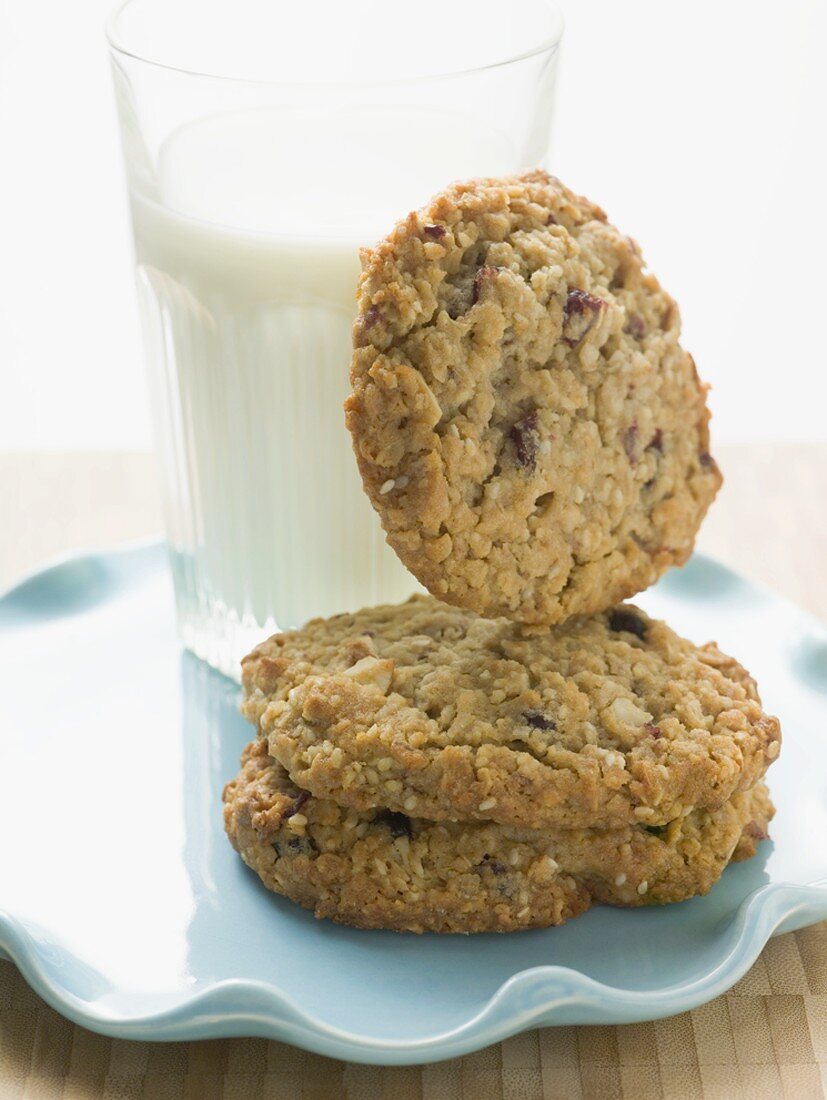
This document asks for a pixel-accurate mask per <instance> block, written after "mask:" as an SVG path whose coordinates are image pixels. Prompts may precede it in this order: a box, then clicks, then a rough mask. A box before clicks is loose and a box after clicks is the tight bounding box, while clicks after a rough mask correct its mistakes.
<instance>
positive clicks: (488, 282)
mask: <svg viewBox="0 0 827 1100" xmlns="http://www.w3.org/2000/svg"><path fill="white" fill-rule="evenodd" d="M363 268H364V270H363V275H362V280H361V284H360V291H359V317H358V320H357V322H356V325H355V328H354V341H355V345H356V350H355V353H354V357H353V362H352V366H351V379H352V384H353V393H352V395H351V396H350V398H349V399H348V402H347V405H346V409H347V423H348V427H349V429H350V431H351V433H352V436H353V441H354V447H355V451H356V457H357V460H358V463H359V467H360V470H361V473H362V477H363V480H364V484H365V488H366V490H367V492H368V494H369V496H370V499H371V501H372V503H373V505H374V507H375V508H376V510H377V512H378V513H379V515H380V518H381V520H382V524H383V526H384V527H385V530H386V532H387V536H388V542H389V543H390V545H391V546H392V547H393V548H394V550H395V551H396V553H397V554H398V555H399V557H400V558H401V560H402V561H403V562H404V564H405V565H406V566H407V567H408V568H409V569H410V570H411V572H412V573H414V574H415V576H416V577H417V578H418V579H419V580H420V581H421V582H422V583H423V584H424V585H425V586H426V587H427V588H428V589H429V590H430V591H431V592H432V593H433V594H434V595H436V596H438V597H439V598H440V599H442V600H445V601H447V602H449V603H453V604H455V605H459V606H462V607H466V608H470V609H472V610H474V611H477V612H478V613H480V614H483V615H487V616H490V617H494V616H504V617H507V618H510V619H512V620H517V621H522V622H527V623H538V624H539V623H543V624H548V623H556V622H560V621H562V620H564V619H565V618H567V617H568V616H570V615H573V614H576V613H588V612H595V611H600V610H603V609H605V608H607V607H609V606H611V605H612V604H614V603H616V602H618V601H619V600H622V599H624V598H625V597H627V596H630V595H633V594H634V593H636V592H639V591H641V590H642V589H644V588H646V587H647V586H648V585H650V584H652V583H653V582H654V581H655V580H656V579H657V578H658V576H659V575H660V574H661V573H662V572H663V571H664V570H665V569H666V568H667V567H668V566H670V565H673V564H680V563H682V562H684V561H685V560H686V559H687V558H688V556H689V554H690V553H691V550H692V546H693V542H694V538H695V535H696V532H697V530H698V527H699V525H700V523H701V520H702V518H703V516H704V514H705V512H706V509H707V507H708V506H709V504H710V502H711V501H712V499H713V497H714V496H715V493H716V492H717V490H718V487H719V486H720V483H721V477H720V473H719V471H718V468H717V467H716V465H715V463H714V461H713V460H712V458H711V457H710V454H709V450H708V447H709V437H708V419H709V414H708V411H707V408H706V402H705V387H704V386H703V385H702V384H701V383H700V381H699V380H698V376H697V373H696V371H695V366H694V363H693V361H692V358H691V356H690V355H688V353H687V352H686V351H684V349H683V348H682V347H681V346H680V344H679V342H678V336H679V331H680V320H679V315H678V310H677V307H676V305H675V303H674V302H673V300H672V299H671V298H670V297H669V296H668V295H667V294H666V293H665V292H664V291H663V290H662V288H661V287H660V285H659V283H658V282H657V280H656V279H655V278H654V276H652V275H650V274H647V273H645V272H644V265H643V261H642V258H641V256H640V252H639V250H638V248H637V246H636V245H635V244H634V242H633V241H631V240H630V239H629V238H628V237H624V236H622V235H621V234H620V233H618V232H617V230H616V229H614V228H613V227H612V226H611V225H609V224H608V223H607V221H606V216H605V214H604V213H603V212H602V211H601V210H600V209H599V208H598V207H597V206H595V205H594V204H592V203H590V202H588V201H586V200H584V199H581V198H578V197H576V196H575V195H573V194H572V193H571V192H570V191H569V190H568V189H567V188H565V187H564V186H563V185H562V184H561V183H559V181H557V180H556V179H554V178H553V177H551V176H548V175H547V174H546V173H544V172H531V173H528V174H526V175H522V176H516V177H512V178H508V179H502V180H485V179H483V180H475V181H471V182H469V183H463V184H457V185H455V186H453V187H451V188H449V189H448V190H447V191H445V192H444V193H443V194H441V195H439V196H438V197H437V198H436V199H434V200H433V202H432V203H431V205H430V206H428V207H427V208H425V209H424V210H422V211H420V212H419V213H416V214H411V215H410V216H409V217H408V218H407V219H406V220H405V221H404V222H402V223H400V224H399V225H398V226H397V227H396V229H395V230H394V231H393V233H392V234H391V235H390V236H389V237H388V238H387V239H386V240H384V241H383V242H382V243H380V244H379V245H378V246H377V247H376V248H375V249H373V250H366V251H365V253H364V254H363Z"/></svg>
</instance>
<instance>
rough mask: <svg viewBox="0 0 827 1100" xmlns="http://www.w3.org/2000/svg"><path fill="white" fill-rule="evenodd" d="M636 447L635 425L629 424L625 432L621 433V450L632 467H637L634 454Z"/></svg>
mask: <svg viewBox="0 0 827 1100" xmlns="http://www.w3.org/2000/svg"><path fill="white" fill-rule="evenodd" d="M636 445H637V424H630V425H629V427H628V428H627V429H626V431H625V432H624V433H623V450H624V451H625V452H626V457H627V458H628V459H629V462H631V464H632V465H633V466H636V465H637V454H636V453H635V447H636Z"/></svg>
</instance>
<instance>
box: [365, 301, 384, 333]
mask: <svg viewBox="0 0 827 1100" xmlns="http://www.w3.org/2000/svg"><path fill="white" fill-rule="evenodd" d="M379 317H380V312H379V306H377V305H372V306H368V308H367V309H366V310H365V312H364V314H363V315H362V329H363V330H365V329H369V328H370V327H371V326H372V325H375V324H376V322H377V321H378V320H379Z"/></svg>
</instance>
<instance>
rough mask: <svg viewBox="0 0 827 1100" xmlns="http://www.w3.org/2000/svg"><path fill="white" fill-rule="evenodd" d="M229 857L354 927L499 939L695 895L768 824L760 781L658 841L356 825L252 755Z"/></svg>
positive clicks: (380, 822)
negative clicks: (604, 908) (234, 852)
mask: <svg viewBox="0 0 827 1100" xmlns="http://www.w3.org/2000/svg"><path fill="white" fill-rule="evenodd" d="M224 801H225V808H224V820H225V824H226V828H227V832H228V834H229V836H230V839H231V841H232V843H233V845H234V846H235V847H236V848H237V849H238V851H239V852H240V853H241V856H242V857H243V859H244V861H245V863H247V864H248V865H249V866H250V867H252V869H253V870H254V871H255V872H256V874H258V875H259V877H260V878H261V880H262V882H263V883H264V885H265V886H267V887H268V889H270V890H274V891H276V893H279V894H285V895H287V897H289V898H292V899H293V900H294V901H297V902H298V903H299V904H300V905H304V906H305V907H306V908H308V909H313V910H314V911H315V912H316V915H317V916H319V917H330V918H332V919H333V920H336V921H340V922H343V923H344V924H352V925H356V926H357V927H360V928H392V929H397V930H404V931H412V932H427V931H431V932H510V931H515V930H517V929H521V928H544V927H547V926H549V925H556V924H562V923H563V922H564V921H565V920H568V919H569V918H570V917H573V916H577V915H578V914H579V913H582V912H583V911H584V910H585V909H588V908H589V906H590V905H591V904H592V903H593V902H604V903H608V904H612V905H652V904H659V903H662V902H672V901H681V900H682V899H684V898H687V897H693V896H694V895H696V894H705V893H706V892H707V891H708V890H709V889H710V887H711V886H712V885H713V884H714V883H715V882H717V880H718V878H719V877H720V875H721V873H722V871H723V870H724V868H725V867H726V865H727V863H728V862H729V861H730V859H733V858H738V859H745V858H747V857H748V856H750V855H752V854H754V852H755V847H756V844H757V841H758V840H759V839H761V838H763V837H766V835H767V834H766V829H767V822H768V821H769V819H770V817H771V816H772V804H771V803H770V800H769V796H768V794H767V789H766V787H765V786H764V784H763V783H759V784H758V785H757V786H756V787H754V788H753V789H752V790H750V791H744V792H741V793H740V794H737V795H735V796H734V797H733V798H732V800H731V801H729V802H726V803H724V805H723V806H721V807H720V808H719V809H717V810H714V811H707V810H695V811H694V812H692V813H690V814H688V815H687V816H686V817H681V818H679V819H678V820H676V821H674V822H673V823H672V824H671V825H669V826H666V827H665V828H662V829H652V828H647V827H646V826H643V825H628V826H626V827H625V828H622V829H617V830H606V829H595V830H589V829H587V830H574V829H564V830H559V831H557V832H543V831H537V830H531V829H516V828H510V827H508V826H504V825H495V824H493V823H491V822H488V821H482V822H447V823H446V822H433V821H423V820H416V819H412V818H409V817H407V816H406V815H404V814H399V813H389V812H388V811H386V810H368V811H365V812H362V813H359V812H357V811H353V810H344V809H342V808H341V807H340V806H337V805H336V803H335V802H331V801H325V800H321V799H316V798H313V797H312V796H311V795H308V793H307V792H306V791H302V790H301V789H299V788H297V787H296V786H294V784H292V783H291V782H290V780H289V779H288V777H287V774H286V772H285V771H284V769H283V768H282V767H281V765H279V764H277V763H276V762H275V761H274V760H273V759H272V758H271V757H269V756H268V753H267V746H266V742H264V741H263V740H258V741H256V742H254V743H253V744H252V745H249V746H248V747H247V749H246V750H245V753H244V756H243V758H242V769H241V773H240V775H239V776H238V778H237V779H235V780H234V781H233V782H232V783H229V784H228V785H227V788H226V790H225V792H224Z"/></svg>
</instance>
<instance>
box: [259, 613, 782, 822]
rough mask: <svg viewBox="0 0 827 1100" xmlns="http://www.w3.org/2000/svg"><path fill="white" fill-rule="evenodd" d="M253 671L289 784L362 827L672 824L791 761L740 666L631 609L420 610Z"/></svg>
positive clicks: (331, 636)
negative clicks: (555, 614)
mask: <svg viewBox="0 0 827 1100" xmlns="http://www.w3.org/2000/svg"><path fill="white" fill-rule="evenodd" d="M242 669H243V681H244V687H245V701H244V703H243V710H244V712H245V714H246V716H247V717H248V718H249V719H250V720H251V721H252V722H253V723H254V724H255V725H257V727H258V728H259V729H260V731H261V733H262V734H263V735H264V736H265V737H267V738H268V740H269V746H270V752H271V754H272V755H273V756H274V757H275V758H276V759H277V760H278V761H279V762H280V763H281V764H283V765H284V767H285V768H286V769H287V771H288V772H289V774H290V777H291V779H292V780H293V782H295V783H296V784H297V785H298V786H299V787H302V788H304V789H306V790H308V791H310V792H312V793H313V794H314V795H316V796H317V797H319V798H323V799H332V800H333V801H335V802H337V803H339V804H340V805H342V806H347V807H353V808H354V809H357V810H366V809H371V808H375V807H382V808H385V809H390V810H393V811H395V812H400V813H404V814H407V815H409V816H412V817H421V818H430V819H434V820H493V821H497V822H500V823H502V824H507V825H518V826H526V827H529V828H542V829H546V828H588V827H591V826H599V827H601V828H617V827H622V826H625V825H627V824H630V823H643V824H647V825H653V826H654V825H663V824H666V823H668V822H670V821H672V820H673V819H675V818H678V817H680V816H682V815H684V814H686V813H688V812H689V811H690V810H691V809H693V808H695V807H705V808H710V809H715V808H717V807H720V806H721V805H723V803H724V802H725V801H727V800H728V799H729V798H731V797H732V795H733V794H735V793H736V792H737V791H740V790H745V789H747V788H749V787H752V786H753V785H754V784H755V783H756V782H757V781H758V779H760V777H761V776H762V775H763V774H764V772H765V770H766V768H767V766H768V765H769V763H770V762H771V761H772V760H774V759H775V757H776V756H777V755H778V750H779V745H780V731H779V725H778V721H777V719H775V718H771V717H769V716H767V715H765V714H764V713H763V711H762V709H761V705H760V702H759V699H758V694H757V691H756V689H755V684H754V682H753V681H752V680H751V679H750V677H749V676H748V674H747V673H746V672H745V671H744V670H743V669H742V668H741V667H740V665H738V663H737V662H736V661H734V660H732V658H730V657H727V656H725V655H724V654H722V653H721V652H720V651H719V650H718V649H717V648H716V647H715V646H714V645H708V646H702V647H697V646H694V645H692V643H691V642H688V641H686V640H685V639H683V638H680V637H679V636H678V635H677V634H675V633H674V631H672V630H670V629H669V627H668V626H667V625H666V624H665V623H662V622H658V621H655V620H653V619H650V618H649V617H648V616H647V615H645V614H644V613H643V612H642V611H639V610H638V609H637V608H635V607H633V606H631V605H629V604H623V605H620V606H618V607H615V608H612V609H611V610H609V611H606V612H602V613H601V614H599V615H594V616H590V617H585V616H579V617H576V618H574V619H570V620H569V621H568V622H566V623H562V624H560V625H558V626H554V627H544V628H537V627H531V628H526V627H524V626H521V625H520V624H516V623H512V622H509V621H507V620H504V619H498V620H490V619H482V618H480V617H479V616H477V615H475V614H474V613H473V612H470V611H464V610H462V609H460V608H455V607H449V606H447V605H446V604H442V603H440V602H439V601H437V600H435V599H433V598H432V597H430V596H414V597H412V598H411V599H410V600H408V601H407V602H406V603H404V604H398V605H387V606H383V607H376V608H368V609H365V610H363V611H359V612H357V613H356V614H349V615H336V616H334V617H333V618H331V619H316V620H314V621H312V622H310V623H308V624H307V625H306V626H305V627H304V628H303V629H302V630H297V631H292V632H290V633H287V634H277V635H275V636H274V637H273V638H271V639H269V640H268V641H266V642H264V643H262V645H260V646H258V647H257V648H256V649H255V650H254V651H253V652H252V653H251V654H250V655H249V656H248V657H246V658H245V660H244V662H243V666H242Z"/></svg>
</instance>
